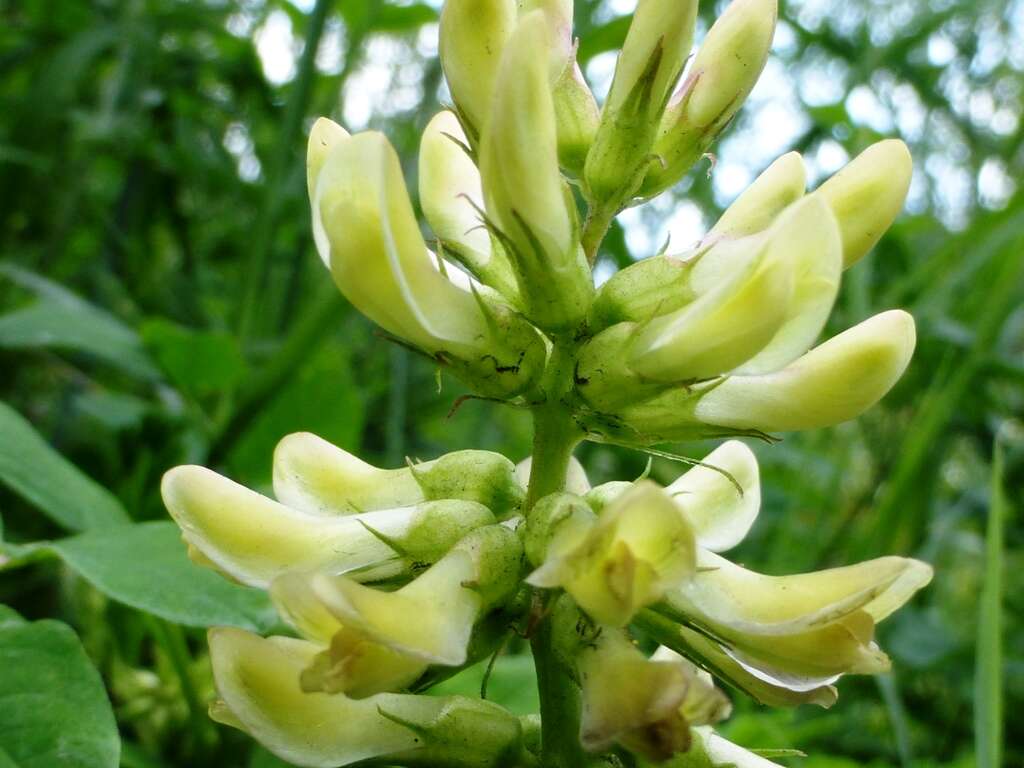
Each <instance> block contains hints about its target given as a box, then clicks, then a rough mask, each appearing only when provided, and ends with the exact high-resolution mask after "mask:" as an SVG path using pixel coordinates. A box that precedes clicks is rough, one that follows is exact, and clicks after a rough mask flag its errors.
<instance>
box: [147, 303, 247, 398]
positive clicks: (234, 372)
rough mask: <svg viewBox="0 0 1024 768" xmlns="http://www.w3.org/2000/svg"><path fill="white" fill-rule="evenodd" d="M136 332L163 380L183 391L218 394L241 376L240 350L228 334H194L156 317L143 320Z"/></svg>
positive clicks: (242, 371)
mask: <svg viewBox="0 0 1024 768" xmlns="http://www.w3.org/2000/svg"><path fill="white" fill-rule="evenodd" d="M140 331H141V333H142V340H143V342H144V343H145V345H146V348H147V349H149V351H150V352H151V353H152V355H153V357H154V359H155V360H156V361H157V363H158V364H159V365H160V368H161V369H162V370H163V372H164V373H165V374H166V375H167V378H168V379H169V380H170V381H172V382H173V383H174V384H175V385H177V386H178V387H179V388H180V389H181V390H182V391H184V392H187V393H189V394H191V395H194V396H195V395H207V394H211V393H215V392H221V391H224V390H225V389H228V388H230V387H234V386H236V385H237V384H238V383H239V382H240V381H241V380H242V379H243V377H244V376H245V370H246V364H245V358H244V357H243V356H242V350H241V349H239V347H238V341H237V340H236V339H235V337H234V336H232V335H230V334H228V333H224V332H222V331H197V330H193V329H191V328H185V327H184V326H181V325H177V324H175V323H172V322H170V321H168V320H164V319H160V318H157V319H153V320H147V321H146V322H145V323H143V324H142V327H141V328H140Z"/></svg>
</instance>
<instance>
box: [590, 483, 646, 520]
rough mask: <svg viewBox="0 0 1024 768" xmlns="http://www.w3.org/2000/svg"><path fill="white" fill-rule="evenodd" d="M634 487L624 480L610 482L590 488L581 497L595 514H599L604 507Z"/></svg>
mask: <svg viewBox="0 0 1024 768" xmlns="http://www.w3.org/2000/svg"><path fill="white" fill-rule="evenodd" d="M634 485H635V483H631V482H629V481H626V480H612V481H610V482H607V483H602V484H601V485H596V486H594V487H593V488H591V489H590V490H589V491H587V492H586V493H585V494H584V495H583V500H584V501H585V502H587V504H588V505H589V506H590V508H591V509H592V510H594V512H595V513H597V514H601V512H602V510H604V508H605V507H607V506H608V505H609V504H611V503H612V502H613V501H615V500H616V499H617V498H619V496H621V495H622V494H624V493H625V492H626V491H628V490H629V489H630V488H632V487H633V486H634Z"/></svg>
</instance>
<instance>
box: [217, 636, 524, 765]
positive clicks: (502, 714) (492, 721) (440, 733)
mask: <svg viewBox="0 0 1024 768" xmlns="http://www.w3.org/2000/svg"><path fill="white" fill-rule="evenodd" d="M317 653H319V647H318V646H317V645H315V644H313V643H309V642H306V641H303V640H296V639H294V638H290V637H270V638H266V639H264V638H262V637H259V636H258V635H254V634H252V633H250V632H246V631H244V630H241V629H233V628H221V629H214V630H211V632H210V657H211V661H212V665H213V676H214V680H215V682H216V685H217V693H218V695H219V697H220V698H219V699H218V700H217V701H216V702H214V704H213V705H211V707H210V714H211V716H212V717H213V718H214V719H215V720H218V721H219V722H222V723H225V724H227V725H232V726H234V727H237V728H241V729H243V730H245V731H246V732H248V733H250V734H252V736H253V737H255V738H256V739H258V740H259V741H260V742H261V743H262V744H263V745H264V746H266V747H267V748H268V749H269V750H270V751H271V752H273V753H274V754H276V755H278V756H279V757H282V758H284V759H285V760H287V761H289V762H292V763H295V764H296V765H302V766H310V768H335V767H336V766H342V765H353V764H356V763H359V764H364V761H370V762H371V763H372V764H384V765H394V764H396V763H397V764H401V765H409V766H438V765H444V766H450V767H451V768H480V767H481V766H497V767H498V768H501V767H505V768H515V766H519V765H522V764H523V762H522V760H523V759H525V755H524V754H523V752H524V748H523V746H522V726H521V724H520V721H519V719H518V718H516V717H514V716H512V715H510V714H509V713H508V712H506V711H505V710H504V709H502V708H501V707H498V706H496V705H494V704H491V703H489V702H487V701H481V700H479V699H471V698H466V697H462V696H452V697H437V696H413V695H408V694H395V693H382V694H377V695H375V696H371V697H369V698H366V699H362V700H355V699H351V698H349V697H347V696H345V695H343V694H335V695H328V694H326V693H309V692H306V691H303V690H302V688H301V687H300V686H299V678H300V676H301V674H302V671H303V670H304V669H306V668H308V667H309V666H310V664H312V663H313V660H314V658H315V657H316V655H317Z"/></svg>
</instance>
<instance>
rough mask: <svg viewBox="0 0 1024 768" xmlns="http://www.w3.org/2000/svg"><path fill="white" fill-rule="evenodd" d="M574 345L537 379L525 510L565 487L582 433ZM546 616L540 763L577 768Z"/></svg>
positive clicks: (558, 347) (538, 651)
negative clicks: (568, 400)
mask: <svg viewBox="0 0 1024 768" xmlns="http://www.w3.org/2000/svg"><path fill="white" fill-rule="evenodd" d="M573 348H574V346H573V345H572V344H571V343H564V344H563V343H560V342H559V341H558V340H556V341H555V344H554V348H553V349H552V353H551V356H550V358H549V360H548V364H547V367H546V370H545V373H544V379H543V381H542V382H541V390H542V393H543V398H544V401H543V403H541V404H539V405H537V406H536V407H535V408H534V410H533V425H534V433H533V463H532V466H531V470H530V486H529V488H528V489H527V493H526V514H527V515H529V514H530V511H531V510H532V508H533V506H534V504H536V503H537V501H539V500H540V499H542V498H544V497H545V496H547V495H548V494H550V493H556V492H558V491H562V490H564V489H565V478H566V474H567V472H568V469H569V460H570V459H571V458H572V451H573V449H574V448H575V447H576V445H578V444H579V442H580V440H581V439H582V437H583V434H582V432H581V431H580V429H579V427H577V426H576V424H575V423H574V422H573V420H572V416H571V413H570V411H569V409H568V408H567V407H566V406H565V404H564V402H563V398H564V397H565V395H566V393H567V392H569V391H570V389H571V387H572V376H573V366H574V357H573V353H572V350H573ZM552 635H553V628H552V622H551V617H550V616H544V617H543V618H542V619H541V621H540V622H539V624H538V625H537V627H536V628H535V631H534V634H533V636H532V637H531V639H530V646H531V649H532V650H533V659H534V665H535V667H536V670H537V688H538V690H539V692H540V714H541V765H543V766H544V768H580V766H583V765H585V764H586V762H587V761H586V757H585V755H584V752H583V748H582V747H581V745H580V739H579V733H580V690H579V687H578V686H577V685H576V683H575V682H574V681H573V679H572V678H571V677H570V675H569V674H568V670H566V668H565V666H564V665H563V664H562V662H561V661H560V660H559V659H558V657H557V655H556V653H555V651H554V648H553V637H552Z"/></svg>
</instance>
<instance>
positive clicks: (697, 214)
mask: <svg viewBox="0 0 1024 768" xmlns="http://www.w3.org/2000/svg"><path fill="white" fill-rule="evenodd" d="M707 229H708V227H707V222H706V221H705V219H704V212H703V211H702V210H701V209H700V208H699V207H698V206H697V205H696V204H695V203H691V202H689V201H687V202H683V203H680V204H679V205H677V206H676V210H675V213H673V214H672V216H671V217H670V218H669V219H668V221H667V222H666V226H665V228H664V234H663V235H662V237H661V238H659V242H658V247H659V248H660V247H661V246H662V245H664V243H665V240H666V239H667V240H668V242H669V250H670V251H671V252H672V253H678V252H680V251H687V250H689V249H690V248H692V247H693V246H695V245H696V244H697V243H698V242H700V239H701V238H702V237H704V234H705V233H706V232H707ZM659 234H660V233H659Z"/></svg>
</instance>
